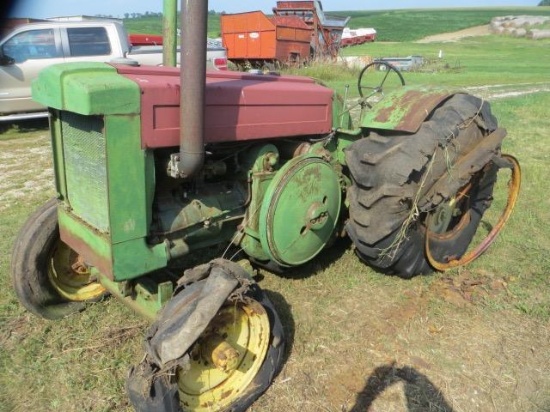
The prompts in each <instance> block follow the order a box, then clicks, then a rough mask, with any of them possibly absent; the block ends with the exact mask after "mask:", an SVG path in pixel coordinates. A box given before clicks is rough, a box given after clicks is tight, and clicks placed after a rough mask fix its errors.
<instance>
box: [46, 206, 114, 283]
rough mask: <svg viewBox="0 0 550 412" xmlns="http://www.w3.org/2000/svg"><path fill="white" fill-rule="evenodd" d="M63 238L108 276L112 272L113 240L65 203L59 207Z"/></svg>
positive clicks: (60, 229)
mask: <svg viewBox="0 0 550 412" xmlns="http://www.w3.org/2000/svg"><path fill="white" fill-rule="evenodd" d="M57 217H58V221H59V232H60V235H61V239H62V240H63V241H64V242H65V243H66V244H67V245H69V246H70V247H71V248H72V249H73V250H75V251H76V252H78V253H79V254H80V255H82V257H83V258H84V261H85V262H87V263H88V264H90V265H92V266H96V267H97V268H98V269H99V271H101V272H102V273H104V274H105V275H106V276H108V277H113V273H112V261H113V258H112V250H111V240H110V238H109V236H108V235H106V234H101V233H99V232H98V231H97V230H94V228H92V227H91V226H89V225H87V224H85V223H84V222H83V221H82V220H80V219H78V218H77V217H76V216H75V215H74V214H72V213H71V212H70V211H69V210H67V209H66V208H65V206H64V204H63V203H60V206H59V207H58V209H57Z"/></svg>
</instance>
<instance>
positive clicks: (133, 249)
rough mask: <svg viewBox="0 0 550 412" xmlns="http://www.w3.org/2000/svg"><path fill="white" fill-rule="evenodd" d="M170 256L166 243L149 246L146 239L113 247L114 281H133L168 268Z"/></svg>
mask: <svg viewBox="0 0 550 412" xmlns="http://www.w3.org/2000/svg"><path fill="white" fill-rule="evenodd" d="M167 264H168V256H167V252H166V246H165V245H164V243H161V244H158V245H154V246H151V245H148V244H147V243H146V241H145V238H141V239H135V240H130V241H127V242H123V243H117V244H114V245H113V273H114V280H117V281H122V280H128V279H133V278H136V277H138V276H141V275H144V274H145V273H149V272H151V271H153V270H156V269H161V268H164V267H166V265H167Z"/></svg>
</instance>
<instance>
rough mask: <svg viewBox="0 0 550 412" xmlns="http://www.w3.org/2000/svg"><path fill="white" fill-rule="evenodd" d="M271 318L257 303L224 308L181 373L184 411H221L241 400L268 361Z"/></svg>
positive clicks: (181, 394) (192, 351) (179, 373)
mask: <svg viewBox="0 0 550 412" xmlns="http://www.w3.org/2000/svg"><path fill="white" fill-rule="evenodd" d="M269 337H270V327H269V318H268V316H267V312H266V311H265V309H264V307H263V306H262V305H261V304H260V303H258V302H256V301H255V300H252V299H248V300H246V301H245V302H240V303H236V304H231V305H227V306H224V307H223V308H222V309H221V310H220V311H219V312H218V314H217V315H216V317H215V318H214V319H213V320H212V322H211V323H210V325H209V326H208V328H207V329H206V330H205V332H204V333H203V335H202V336H201V338H199V340H198V341H197V343H196V344H195V345H194V346H193V349H192V350H191V352H190V358H191V361H190V369H189V370H187V371H182V370H178V372H177V374H178V386H179V391H180V401H181V403H182V406H183V409H184V410H188V409H190V410H193V411H209V412H210V411H220V410H224V409H225V408H227V407H228V406H229V405H231V403H233V402H234V401H235V400H236V399H238V398H239V397H241V396H242V395H243V394H244V393H245V392H246V389H247V387H248V386H249V385H250V383H251V382H252V380H253V379H254V377H255V376H256V375H257V373H258V371H259V370H260V367H261V366H262V363H263V362H264V360H265V357H266V354H267V349H268V346H269Z"/></svg>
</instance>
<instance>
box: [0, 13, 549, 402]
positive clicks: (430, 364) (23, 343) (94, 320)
mask: <svg viewBox="0 0 550 412" xmlns="http://www.w3.org/2000/svg"><path fill="white" fill-rule="evenodd" d="M423 13H427V11H424V12H423ZM450 13H452V12H450ZM522 13H523V12H522ZM507 14H509V13H507ZM397 16H399V15H397ZM394 23H395V24H396V25H399V20H395V22H394ZM430 34H434V33H430ZM549 46H550V43H549V42H548V41H541V42H532V41H528V40H525V39H512V38H506V37H497V36H489V37H483V38H473V39H465V40H462V41H460V42H456V43H444V44H442V43H435V44H419V43H414V42H403V43H398V44H387V43H374V44H368V45H365V46H360V47H357V48H354V49H347V50H346V53H348V51H349V53H350V54H370V55H372V56H387V55H402V56H406V55H409V54H421V55H423V56H425V57H426V58H430V59H432V58H433V59H435V58H436V56H437V54H438V52H439V50H440V49H441V50H443V51H444V60H445V64H448V65H449V66H451V69H452V68H453V67H454V66H455V63H456V62H459V63H460V64H456V66H457V67H458V69H457V70H451V69H445V68H442V67H440V66H437V65H436V64H434V66H433V67H436V68H438V70H432V71H430V72H414V73H405V79H406V81H407V82H408V83H410V84H424V83H429V84H444V85H447V86H449V87H459V88H462V87H473V86H477V87H479V86H484V85H493V86H495V87H493V88H491V89H489V91H490V92H491V93H493V92H494V91H495V90H496V91H502V92H510V91H520V92H521V91H524V92H525V91H527V90H529V89H531V88H532V87H535V88H536V87H541V88H543V87H547V88H548V87H550V80H549V78H548V73H549V72H550V67H549V66H550V62H549V61H548V60H549V59H547V58H544V56H545V54H544V53H545V51H546V50H547V49H548V47H549ZM357 71H358V70H342V69H341V68H340V67H334V66H327V65H319V66H313V67H309V68H307V69H305V70H302V71H300V72H298V73H300V74H307V75H310V76H314V77H318V78H320V79H322V80H323V81H324V82H326V83H327V84H328V85H330V86H332V87H334V88H335V89H337V90H338V91H340V92H343V90H344V86H345V84H350V85H351V87H352V90H351V91H352V92H354V93H355V84H356V74H357ZM526 83H528V84H526ZM503 84H505V86H498V85H503ZM474 92H475V93H482V92H483V93H484V91H483V90H482V89H475V90H474ZM491 100H492V102H491V107H492V109H493V112H494V114H495V115H496V116H497V118H498V119H499V124H500V126H502V127H505V128H506V129H507V131H508V136H507V138H506V139H505V141H504V144H503V151H504V152H507V153H511V154H514V155H515V156H516V157H517V158H518V159H519V160H520V162H521V164H522V170H523V182H522V189H521V193H520V197H519V200H518V204H517V206H516V209H515V211H514V214H513V215H512V217H511V219H510V221H509V222H508V224H507V225H506V226H505V228H504V230H503V232H502V233H501V235H500V236H499V238H498V239H497V240H496V242H495V243H494V244H493V245H492V246H491V248H490V249H489V250H488V251H487V252H486V253H485V254H484V255H483V256H482V257H481V258H480V259H478V260H476V261H475V262H473V263H472V264H471V265H469V266H467V267H466V268H462V269H456V270H452V271H450V272H448V273H444V274H435V275H432V276H426V277H417V278H415V279H413V280H411V281H408V282H404V281H401V280H399V279H395V278H392V277H385V276H382V275H380V274H378V273H375V272H374V271H373V270H371V269H369V268H367V267H366V266H364V265H363V264H362V263H361V262H360V261H359V260H358V259H357V257H356V256H355V254H354V253H353V250H352V248H351V246H350V244H349V242H346V241H343V242H341V243H339V244H337V245H336V246H335V247H334V248H332V249H329V250H327V251H326V252H323V253H322V256H319V257H318V258H316V259H314V261H312V262H310V263H308V264H306V265H304V266H302V267H300V268H298V269H296V270H294V271H292V272H291V273H290V274H289V275H287V276H284V277H281V276H278V275H275V274H272V273H269V272H267V271H262V272H261V280H260V285H261V287H262V288H264V289H265V290H267V291H268V293H269V296H270V297H271V298H272V300H273V301H274V302H275V304H276V306H277V309H278V311H280V313H281V317H282V318H283V319H284V323H285V330H286V332H287V335H288V338H289V342H290V349H289V353H288V360H287V361H286V362H285V366H284V369H283V371H282V373H281V375H280V376H279V377H278V378H277V380H276V382H275V384H274V385H273V386H272V387H271V388H270V389H269V390H268V391H267V393H266V394H265V395H264V396H262V398H261V399H260V400H259V401H258V402H257V403H256V404H255V405H254V406H253V409H252V410H253V411H259V412H262V411H279V410H280V411H282V410H284V411H300V412H310V411H311V412H313V411H315V412H316V411H319V410H325V411H341V410H348V411H349V410H351V408H352V406H353V405H354V404H356V405H359V404H360V403H359V400H358V394H359V393H360V392H361V391H362V390H363V388H364V385H365V382H366V381H367V380H368V378H369V377H370V376H372V372H373V370H375V369H376V368H378V367H380V366H384V365H391V364H393V362H395V364H396V365H398V366H399V365H400V366H403V365H408V366H411V367H414V368H415V370H416V371H419V372H420V373H421V374H423V375H424V376H426V377H428V378H429V380H430V381H431V382H432V383H433V384H434V385H435V387H437V388H439V390H440V391H441V392H442V393H443V394H444V396H445V398H446V399H447V400H448V401H449V403H451V404H452V406H453V409H454V410H457V411H458V410H479V411H485V410H507V411H508V410H509V411H526V410H533V411H537V410H540V411H544V410H549V406H550V376H549V375H548V373H547V371H548V370H549V369H550V354H549V347H548V342H549V341H550V294H549V293H548V290H550V277H549V276H548V273H549V271H550V258H549V256H550V237H549V236H548V222H549V221H550V200H549V198H548V193H549V192H550V180H549V179H548V164H550V145H549V143H548V133H549V132H548V131H549V130H550V116H548V107H550V92H548V91H546V92H531V93H529V94H525V95H520V96H509V97H502V98H499V99H491ZM28 129H31V130H28ZM46 133H47V131H46V129H45V128H44V127H43V126H42V127H39V126H33V127H30V126H24V125H19V126H18V127H16V128H11V129H10V130H9V131H8V132H7V133H5V134H2V135H0V156H2V158H1V159H2V160H1V163H0V167H2V169H1V175H2V176H3V179H2V181H1V182H0V185H2V186H0V187H1V189H0V196H3V197H2V201H1V202H0V228H1V229H2V236H1V237H0V411H2V412H4V411H6V412H7V411H27V410H35V411H38V412H41V411H57V410H63V411H129V410H130V407H129V405H128V400H127V396H126V394H125V390H124V381H125V377H126V374H127V370H128V367H129V366H130V365H132V364H135V363H137V362H139V360H140V359H141V357H142V356H143V349H142V339H143V335H144V333H145V331H146V329H147V322H145V321H144V320H142V319H141V318H140V317H139V316H138V315H136V314H134V313H133V312H131V311H130V310H128V309H126V308H125V307H124V306H123V305H122V304H121V303H120V302H118V301H117V300H115V299H109V300H106V301H104V302H100V303H98V304H94V305H90V307H89V308H87V310H86V311H84V312H83V313H81V314H78V315H75V316H71V317H69V318H67V319H63V320H60V321H57V322H48V321H45V320H42V319H39V318H37V317H34V316H31V315H30V314H29V313H28V312H26V311H25V310H24V309H23V308H22V307H21V306H20V304H19V303H18V301H17V298H16V297H15V294H14V293H13V290H12V287H11V280H10V276H11V275H10V270H9V265H10V254H11V249H12V245H13V241H14V239H15V236H16V235H17V233H18V231H19V228H20V227H21V226H22V225H23V222H24V221H25V219H26V217H27V216H28V215H29V214H30V213H31V211H32V210H33V209H35V208H36V207H37V206H39V205H40V204H42V203H43V202H45V201H46V200H47V199H49V198H50V197H51V196H53V195H54V193H55V191H54V188H53V184H52V183H51V178H49V177H43V176H42V177H41V173H42V171H43V170H46V169H51V164H50V159H49V156H48V154H49V153H48V150H49V148H48V147H49V145H48V141H47V139H46V137H45V134H46ZM13 171H16V172H17V173H14V174H12V172H13ZM6 180H10V181H12V180H13V187H10V186H3V185H4V184H5V183H6ZM39 180H42V184H44V183H47V185H45V186H40V188H39V189H33V188H32V187H30V188H29V187H27V185H28V184H29V183H33V182H37V181H39ZM8 192H9V193H11V197H9V198H7V199H8V200H6V196H8V194H9V193H8ZM496 195H502V193H501V192H497V193H496ZM496 200H498V197H497V199H496ZM487 218H488V217H487ZM449 279H451V280H452V281H453V282H458V281H459V280H463V281H464V282H463V283H460V284H453V285H452V287H449V286H448V285H449ZM472 280H473V281H474V284H475V285H476V286H475V291H476V292H477V293H478V294H479V296H480V297H479V299H477V300H475V301H473V302H468V301H465V300H464V299H463V297H461V295H460V294H458V293H457V290H458V291H459V292H460V291H461V290H460V287H463V286H464V284H468V283H467V282H468V281H472ZM493 283H495V285H496V286H495V285H493ZM499 285H500V287H499ZM404 396H405V395H404V392H403V390H402V388H401V386H399V385H395V386H394V387H392V388H388V389H387V390H386V391H384V392H383V393H381V394H380V395H379V397H378V398H377V399H376V403H375V407H376V409H377V410H378V409H380V410H406V406H405V404H404V400H403V399H404ZM432 406H433V408H432V409H427V410H428V411H430V410H432V411H433V410H436V407H437V405H432ZM356 410H364V408H363V409H361V408H358V409H356Z"/></svg>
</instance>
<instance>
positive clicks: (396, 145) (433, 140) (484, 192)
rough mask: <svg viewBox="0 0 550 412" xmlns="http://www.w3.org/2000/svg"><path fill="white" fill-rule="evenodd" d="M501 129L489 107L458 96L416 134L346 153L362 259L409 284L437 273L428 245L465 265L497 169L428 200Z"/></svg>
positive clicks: (441, 257) (387, 136) (353, 232)
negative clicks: (442, 196) (446, 177)
mask: <svg viewBox="0 0 550 412" xmlns="http://www.w3.org/2000/svg"><path fill="white" fill-rule="evenodd" d="M496 127H497V125H496V119H495V118H494V116H493V115H492V114H491V112H490V108H489V105H488V104H487V103H486V102H482V101H481V100H479V99H477V98H475V97H473V96H470V95H465V94H458V95H455V96H453V97H451V98H450V99H449V100H447V101H446V102H445V103H444V104H443V105H442V106H440V107H439V108H437V109H436V110H435V111H434V112H433V113H432V114H431V116H430V117H429V118H428V119H427V120H426V121H425V122H424V123H423V125H422V126H421V127H420V129H419V130H418V132H417V133H415V134H414V135H410V134H399V133H395V132H393V133H391V132H387V133H384V132H378V133H371V134H370V135H369V136H368V137H366V138H364V139H361V140H360V141H358V142H355V143H354V144H352V145H351V146H350V148H349V150H348V152H347V153H346V160H347V164H348V166H349V169H350V173H351V176H352V181H353V185H352V187H351V188H350V190H349V192H348V200H349V202H350V219H349V221H348V223H347V225H346V230H347V232H348V234H349V236H350V237H351V238H352V240H353V242H354V244H355V246H356V252H357V254H358V255H359V257H360V258H361V259H362V260H363V261H365V262H366V263H367V264H369V265H370V266H372V267H374V268H376V269H378V270H380V271H382V272H384V273H387V274H394V275H397V276H400V277H403V278H411V277H413V276H415V275H418V274H425V273H429V272H431V271H433V268H432V267H431V266H430V264H429V262H428V259H427V258H426V254H425V250H426V249H425V245H427V244H428V245H429V247H430V252H431V254H432V256H433V257H434V259H435V260H437V261H447V260H452V259H458V258H460V257H461V256H462V255H463V254H464V253H465V252H466V250H467V248H468V245H469V244H470V242H471V241H472V238H473V237H474V234H475V232H476V230H477V227H478V225H479V223H480V221H481V217H482V216H483V213H484V212H485V210H486V209H487V208H489V206H490V204H491V200H492V192H493V187H494V184H495V181H496V175H497V171H498V167H497V166H496V165H494V164H493V163H491V162H489V163H488V164H487V165H485V167H483V168H482V169H481V170H480V171H478V172H477V173H475V174H474V175H473V176H472V178H471V180H470V182H469V183H468V184H466V185H465V186H463V187H462V188H460V189H459V190H458V191H457V192H456V193H455V194H454V195H452V196H450V197H449V198H447V199H427V198H425V197H424V196H425V195H426V193H427V192H428V191H429V189H430V188H431V187H432V186H433V184H434V183H435V182H436V181H438V180H439V178H441V177H442V176H444V175H445V174H450V175H451V176H452V173H453V171H452V167H453V165H454V164H455V163H456V162H457V161H458V160H459V159H460V158H461V157H463V156H464V155H466V154H468V153H469V152H471V151H472V150H474V149H475V146H476V144H477V143H479V141H480V140H481V139H483V138H484V137H485V136H487V135H488V134H490V133H491V132H492V131H494V130H495V129H496ZM497 149H498V148H497ZM465 191H467V194H465ZM419 205H421V207H419ZM411 211H412V212H411ZM415 214H416V215H415ZM411 217H412V218H411ZM407 220H408V221H407ZM404 222H405V224H404ZM426 236H429V239H428V242H427V241H426Z"/></svg>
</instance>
